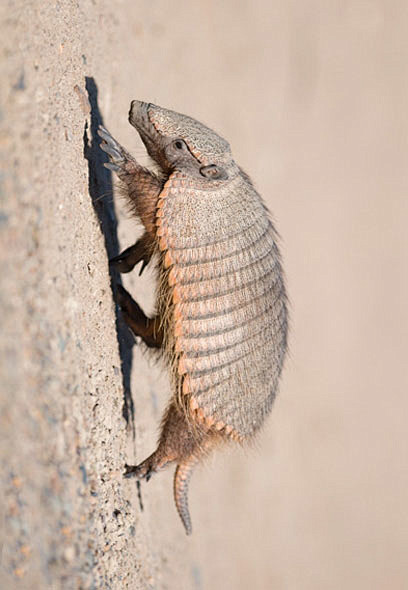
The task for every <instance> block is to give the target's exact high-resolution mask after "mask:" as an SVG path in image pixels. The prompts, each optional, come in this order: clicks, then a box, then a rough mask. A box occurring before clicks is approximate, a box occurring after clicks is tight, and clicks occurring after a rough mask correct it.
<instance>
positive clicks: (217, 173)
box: [200, 164, 228, 180]
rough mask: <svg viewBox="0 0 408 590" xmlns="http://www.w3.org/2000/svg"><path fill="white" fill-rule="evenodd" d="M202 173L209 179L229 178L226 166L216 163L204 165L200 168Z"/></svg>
mask: <svg viewBox="0 0 408 590" xmlns="http://www.w3.org/2000/svg"><path fill="white" fill-rule="evenodd" d="M200 174H201V175H202V176H204V177H205V178H208V179H209V180H227V178H228V174H227V173H226V172H225V170H224V168H221V167H220V166H217V165H216V164H210V165H209V166H202V167H201V168H200Z"/></svg>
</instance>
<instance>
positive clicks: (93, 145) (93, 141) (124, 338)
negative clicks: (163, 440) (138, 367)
mask: <svg viewBox="0 0 408 590" xmlns="http://www.w3.org/2000/svg"><path fill="white" fill-rule="evenodd" d="M85 86H86V90H87V93H88V99H89V104H90V106H91V125H90V128H89V127H88V123H87V122H86V123H85V129H84V157H85V159H86V160H87V161H88V179H89V181H88V182H89V194H90V196H91V199H92V205H93V207H94V210H95V212H96V214H97V216H98V219H99V223H100V226H101V230H102V233H103V236H104V238H105V248H106V252H107V255H108V259H109V260H111V259H112V258H113V257H114V256H117V255H118V254H119V240H118V233H117V225H118V224H117V219H116V213H115V205H114V202H113V198H112V197H113V190H112V174H111V172H110V171H109V170H107V169H106V168H105V167H104V163H105V162H108V160H109V159H108V156H107V155H106V154H105V152H103V151H102V150H101V148H100V142H101V139H100V137H99V136H98V133H97V130H98V127H99V125H103V119H102V115H101V112H100V110H99V106H98V87H97V85H96V82H95V80H94V78H91V77H86V78H85ZM109 273H110V279H111V288H112V292H113V297H114V299H115V300H116V288H117V285H121V284H122V281H121V277H120V274H119V273H118V272H117V271H116V270H114V269H113V268H112V267H111V266H109ZM115 310H116V331H117V336H118V343H119V355H120V359H121V366H122V379H123V391H124V400H123V417H124V418H125V420H126V422H127V424H128V425H129V426H131V428H132V434H133V437H135V419H134V404H133V398H132V393H131V390H130V374H131V369H132V347H133V345H134V343H135V339H134V337H133V335H132V334H131V332H130V331H129V328H128V327H127V326H126V324H125V322H124V321H123V319H122V317H121V315H120V311H119V307H118V306H117V305H116V308H115Z"/></svg>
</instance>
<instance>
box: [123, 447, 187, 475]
mask: <svg viewBox="0 0 408 590" xmlns="http://www.w3.org/2000/svg"><path fill="white" fill-rule="evenodd" d="M174 460H175V457H174V456H170V455H163V453H162V452H161V448H160V447H159V448H158V449H157V451H155V452H154V453H152V454H151V455H150V456H149V457H147V459H145V460H144V461H142V462H141V463H139V465H127V464H126V465H125V473H124V476H125V477H136V479H145V480H146V481H149V479H150V478H151V476H152V475H153V473H156V472H157V471H160V469H164V467H166V466H167V464H168V463H171V462H172V461H174Z"/></svg>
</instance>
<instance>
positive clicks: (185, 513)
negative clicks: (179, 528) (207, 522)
mask: <svg viewBox="0 0 408 590" xmlns="http://www.w3.org/2000/svg"><path fill="white" fill-rule="evenodd" d="M197 461H198V459H197V457H195V456H194V455H192V456H191V457H189V458H188V459H186V460H185V461H183V462H182V463H179V464H178V465H177V468H176V472H175V474H174V501H175V502H176V508H177V512H178V513H179V515H180V518H181V521H182V523H183V525H184V528H185V529H186V533H187V535H191V530H192V528H191V518H190V512H189V510H188V484H189V483H190V478H191V476H192V473H193V469H194V467H195V465H196V463H197Z"/></svg>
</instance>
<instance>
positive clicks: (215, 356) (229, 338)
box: [99, 100, 288, 534]
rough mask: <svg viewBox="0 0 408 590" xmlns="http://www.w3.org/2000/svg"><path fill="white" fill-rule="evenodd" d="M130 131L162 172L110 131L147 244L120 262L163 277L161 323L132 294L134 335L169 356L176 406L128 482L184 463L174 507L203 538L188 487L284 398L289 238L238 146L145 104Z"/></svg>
mask: <svg viewBox="0 0 408 590" xmlns="http://www.w3.org/2000/svg"><path fill="white" fill-rule="evenodd" d="M129 121H130V123H131V124H132V125H133V126H134V127H135V128H136V130H137V131H138V133H139V134H140V137H141V139H142V141H143V143H144V144H145V146H146V149H147V152H148V153H149V155H150V157H151V158H152V159H153V160H154V161H155V162H156V164H157V165H158V167H159V170H160V173H159V174H154V173H153V172H151V171H150V170H148V169H147V168H145V167H143V166H141V165H140V164H139V163H138V162H137V161H136V160H135V159H134V158H133V157H132V156H131V155H130V154H129V153H128V152H127V151H126V150H125V149H124V148H123V147H121V146H120V145H119V144H118V143H117V142H116V140H114V139H113V138H112V136H111V135H110V134H109V132H108V131H107V130H106V129H104V128H102V127H101V128H100V130H99V135H100V136H101V138H102V140H103V141H102V143H101V147H102V149H103V150H104V151H105V152H106V153H107V154H108V155H109V157H110V162H109V163H107V164H106V166H107V167H108V168H110V169H111V170H113V171H115V172H116V173H117V174H118V176H119V178H120V180H121V181H122V183H123V185H124V189H125V190H124V192H125V194H126V195H127V198H128V201H129V203H130V205H131V207H132V209H133V211H134V212H135V214H136V215H137V216H138V218H139V219H140V220H141V222H142V224H143V226H144V228H145V233H144V234H143V236H142V238H141V239H140V240H138V241H137V242H136V243H135V244H134V245H133V246H130V247H129V248H127V249H126V250H125V251H124V252H123V253H122V254H120V255H119V256H117V257H116V258H115V259H114V260H113V261H111V262H112V264H114V265H115V266H116V268H117V269H118V270H119V271H120V272H129V271H130V270H132V269H133V267H134V266H135V265H136V264H138V263H140V262H142V264H143V266H142V270H143V268H144V266H145V265H146V264H148V263H149V262H150V261H151V260H152V259H153V260H155V261H156V264H157V266H158V291H157V315H156V316H155V317H153V318H147V317H146V315H145V314H144V313H143V311H142V310H141V308H140V307H139V305H138V304H137V303H136V302H135V301H134V300H133V299H132V298H131V296H130V295H129V293H127V291H125V290H124V289H123V288H122V287H118V291H117V300H118V303H119V305H120V307H121V309H122V312H123V315H124V318H125V320H126V321H127V323H128V325H129V326H130V328H131V329H132V330H133V332H134V333H135V334H136V335H137V336H140V337H141V338H142V339H143V340H144V341H145V343H146V344H147V345H148V346H149V347H151V348H156V349H160V350H161V351H162V353H163V356H164V358H165V361H166V362H167V364H168V367H169V369H170V374H171V381H172V391H173V393H172V397H171V400H170V403H169V405H168V408H167V410H166V412H165V415H164V417H163V421H162V428H161V435H160V438H159V443H158V447H157V449H156V451H155V452H154V453H153V454H152V455H151V456H150V457H148V458H147V459H146V460H145V461H143V462H142V463H140V464H139V465H137V466H128V465H127V466H126V473H125V475H127V476H129V477H130V476H135V477H137V478H139V479H141V478H146V479H149V478H150V476H151V474H152V473H154V472H156V471H158V470H159V469H162V468H163V467H165V466H167V465H168V464H170V463H175V465H176V472H175V478H174V497H175V502H176V506H177V510H178V512H179V514H180V517H181V519H182V521H183V524H184V527H185V529H186V532H187V534H189V533H190V532H191V520H190V515H189V511H188V499H187V491H188V482H189V479H190V476H191V473H192V470H193V468H194V466H195V465H196V463H197V462H198V461H200V460H201V459H202V458H203V457H204V456H205V455H207V454H208V453H209V452H210V451H211V450H212V449H213V448H214V447H216V446H217V445H221V444H222V443H224V442H227V441H231V440H232V441H237V442H241V443H243V442H245V441H248V440H250V439H251V438H253V437H254V435H255V433H256V432H257V431H258V430H259V428H260V427H261V425H262V424H263V422H264V419H265V417H266V416H267V414H268V413H269V411H270V409H271V406H272V402H273V400H274V397H275V395H276V392H277V388H278V381H279V377H280V374H281V370H282V365H283V361H284V357H285V352H286V347H287V325H288V324H287V300H286V292H285V285H284V278H283V272H282V266H281V260H280V255H279V250H278V245H277V234H276V231H275V229H274V227H273V225H272V223H271V220H270V218H269V215H268V211H267V209H266V208H265V205H264V204H263V202H262V199H261V198H260V196H259V195H258V193H257V192H256V190H255V189H254V187H253V185H252V183H251V181H250V179H249V177H248V176H247V175H246V174H245V172H243V171H242V169H241V168H240V167H239V166H238V165H237V164H236V162H235V161H234V159H233V157H232V153H231V149H230V146H229V144H228V143H227V142H226V141H225V140H224V139H223V138H222V137H220V136H219V135H217V134H216V133H215V132H214V131H212V130H211V129H209V128H208V127H206V126H205V125H203V124H201V123H199V122H198V121H196V120H195V119H192V118H190V117H187V116H185V115H182V114H179V113H176V112H173V111H170V110H168V109H164V108H161V107H158V106H156V105H153V104H150V103H145V102H141V101H138V100H135V101H133V102H132V104H131V109H130V113H129Z"/></svg>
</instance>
